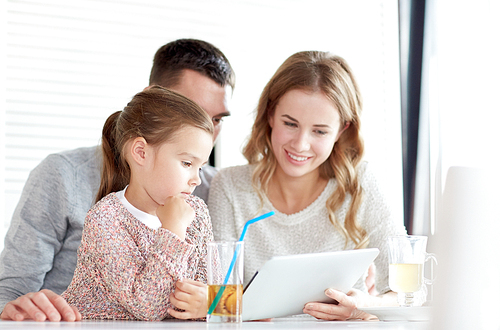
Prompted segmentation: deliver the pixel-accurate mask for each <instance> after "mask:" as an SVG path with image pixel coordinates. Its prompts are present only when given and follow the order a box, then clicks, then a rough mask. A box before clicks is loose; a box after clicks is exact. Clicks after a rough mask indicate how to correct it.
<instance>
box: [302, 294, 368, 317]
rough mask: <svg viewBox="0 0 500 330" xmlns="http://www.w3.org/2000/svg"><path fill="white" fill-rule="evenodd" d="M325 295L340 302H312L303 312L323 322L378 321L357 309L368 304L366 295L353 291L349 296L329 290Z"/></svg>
mask: <svg viewBox="0 0 500 330" xmlns="http://www.w3.org/2000/svg"><path fill="white" fill-rule="evenodd" d="M325 294H326V295H327V296H328V297H330V298H332V299H334V300H335V301H337V302H338V304H333V303H332V304H327V303H318V302H311V303H307V304H306V305H305V307H304V310H303V312H304V313H306V314H309V315H311V316H314V317H315V318H317V319H321V320H329V321H333V320H339V321H345V320H348V319H362V320H376V319H377V318H376V317H375V316H373V315H370V314H368V313H365V312H363V311H360V310H358V309H357V306H364V305H366V304H367V302H368V300H370V298H369V297H365V296H367V295H366V294H365V293H363V292H361V291H359V290H356V289H353V290H351V291H349V293H348V294H345V293H343V292H340V291H337V290H334V289H328V290H326V291H325Z"/></svg>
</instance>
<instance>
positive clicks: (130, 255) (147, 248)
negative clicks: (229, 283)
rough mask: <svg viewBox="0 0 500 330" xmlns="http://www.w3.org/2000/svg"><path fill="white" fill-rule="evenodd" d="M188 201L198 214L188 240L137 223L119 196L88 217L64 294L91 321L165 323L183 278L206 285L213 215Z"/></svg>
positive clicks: (202, 205)
mask: <svg viewBox="0 0 500 330" xmlns="http://www.w3.org/2000/svg"><path fill="white" fill-rule="evenodd" d="M187 202H188V203H189V204H190V206H191V207H192V208H193V209H194V210H195V213H196V216H195V219H194V220H193V222H192V223H191V224H190V225H189V227H188V228H187V231H186V238H185V240H184V241H181V240H180V239H179V237H178V236H177V235H175V234H173V233H172V232H170V231H169V230H167V229H163V228H159V229H158V230H154V229H151V228H149V227H147V226H146V225H144V224H143V223H142V222H140V221H139V220H137V219H136V218H135V217H134V216H133V215H132V214H131V213H130V212H129V211H128V210H127V209H126V208H125V207H124V205H123V204H122V203H121V202H120V200H119V199H118V197H117V196H116V194H115V193H111V194H109V195H107V196H106V197H104V198H103V199H102V200H100V201H99V202H98V203H97V204H96V205H95V206H94V207H92V209H91V210H90V211H89V213H88V214H87V217H86V219H85V225H84V229H83V236H82V244H81V245H80V248H79V249H78V262H77V267H76V270H75V274H74V276H73V280H72V282H71V284H70V285H69V287H68V289H67V290H66V291H65V292H64V293H63V294H62V296H63V298H64V299H66V300H67V301H68V303H69V304H72V305H74V306H76V307H77V308H78V310H79V311H80V312H81V313H82V317H83V318H85V319H127V320H162V319H164V318H166V317H169V315H168V313H167V308H168V307H170V308H173V305H171V303H170V294H171V293H173V291H174V289H175V283H176V282H177V281H178V280H179V279H183V278H184V279H186V278H189V279H194V280H196V281H200V282H203V283H206V271H207V267H206V255H207V242H209V241H211V240H213V235H212V228H211V223H210V217H209V215H208V210H207V208H206V206H205V203H203V202H202V201H201V199H199V198H198V197H194V196H193V197H191V198H189V199H187Z"/></svg>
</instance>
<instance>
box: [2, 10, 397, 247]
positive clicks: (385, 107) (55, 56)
mask: <svg viewBox="0 0 500 330" xmlns="http://www.w3.org/2000/svg"><path fill="white" fill-rule="evenodd" d="M3 4H5V6H4V7H0V8H1V10H2V14H3V15H5V17H6V19H5V20H2V23H3V22H5V25H6V34H7V36H6V39H1V42H2V44H3V45H2V46H5V48H6V62H5V63H6V64H5V65H6V75H5V76H6V78H5V79H6V89H5V93H4V94H0V95H1V96H0V97H1V99H0V104H5V107H2V108H1V109H2V111H5V117H4V118H2V120H1V123H0V125H4V124H5V134H6V136H5V139H4V140H2V143H1V146H0V148H5V150H4V151H3V152H2V155H5V160H3V159H2V158H0V173H2V174H5V179H4V180H2V181H0V182H2V191H3V192H5V196H4V197H2V195H0V199H1V200H0V205H1V203H5V210H4V212H2V213H1V214H2V216H3V217H4V218H3V219H0V220H3V221H1V222H2V227H3V228H0V237H3V233H4V231H5V230H6V229H7V228H8V225H9V221H10V218H11V214H12V212H13V210H14V207H15V205H16V203H17V200H18V198H19V195H20V193H21V190H22V187H23V185H24V182H25V180H26V178H27V175H28V173H29V171H30V170H31V169H32V168H33V167H35V166H36V165H37V164H38V163H39V162H40V160H41V159H43V158H44V157H45V156H46V155H47V154H49V153H52V152H58V151H60V150H65V149H72V148H76V147H79V146H89V145H95V144H97V143H98V142H99V137H100V130H101V127H102V124H103V122H104V120H105V118H106V117H107V116H108V115H109V114H110V113H112V112H114V111H116V110H119V109H121V108H123V106H124V105H125V104H126V103H127V102H128V100H130V98H131V97H132V96H133V95H134V94H135V93H136V92H139V91H140V90H142V88H144V87H145V86H146V85H147V84H148V77H149V71H150V67H151V63H152V57H153V55H154V53H155V51H156V49H157V48H158V47H160V46H161V45H163V44H165V43H166V42H169V41H171V40H174V39H177V38H181V37H194V38H200V39H205V40H207V41H209V42H212V43H213V44H215V45H216V46H218V47H219V48H220V49H221V50H222V51H223V52H224V53H225V54H226V55H227V57H228V58H229V59H230V61H231V63H232V65H233V67H234V69H235V71H236V77H237V82H236V90H235V91H234V95H233V98H232V101H231V103H230V107H231V111H232V113H233V115H232V116H231V117H230V118H228V119H226V120H225V124H224V129H223V131H222V134H221V136H220V138H219V141H218V148H219V150H218V152H219V159H218V160H219V162H218V165H219V166H220V167H226V166H231V165H237V164H244V163H245V161H244V159H243V157H242V156H241V152H240V151H241V146H242V144H243V141H244V139H245V138H246V136H247V135H248V134H249V132H250V127H251V123H252V121H253V113H252V112H253V110H254V108H255V106H256V104H257V100H258V97H259V94H260V92H261V90H262V88H263V87H264V85H265V83H266V82H267V80H268V79H269V78H270V77H271V75H272V74H273V73H274V71H275V70H276V69H277V68H278V66H279V65H280V64H281V63H282V62H283V61H284V60H285V59H286V58H287V57H288V56H289V55H291V54H292V53H294V52H296V51H300V50H311V49H313V50H325V51H332V52H334V53H336V54H338V55H341V56H343V57H344V58H345V59H347V61H348V62H349V63H350V65H351V66H352V69H353V70H354V72H355V74H356V76H357V78H358V80H359V83H360V86H361V90H362V93H363V96H364V101H365V107H364V114H363V131H364V136H365V140H366V159H368V160H369V161H370V162H371V163H372V164H373V166H374V169H375V171H376V172H378V174H379V177H380V181H381V183H382V184H383V186H384V189H385V191H386V192H387V194H388V198H389V200H390V201H391V202H392V204H393V205H394V208H395V213H396V218H397V219H400V220H401V221H402V214H403V212H402V208H403V204H402V169H401V130H400V127H401V125H400V96H399V95H400V94H399V59H398V55H399V50H398V2H397V0H379V1H374V0H349V1H347V0H293V1H287V0H274V1H265V0H248V1H229V0H214V1H201V0H187V1H174V0H169V1H162V0H143V1H140V0H129V1H111V0H72V1H66V0H32V1H29V2H26V1H15V0H7V1H5V2H3ZM2 31H4V29H2ZM3 63H4V62H3V61H2V64H3ZM4 109H5V110H4ZM0 113H3V112H0ZM2 132H4V130H2ZM0 211H1V210H0ZM1 244H2V241H1V240H0V247H1Z"/></svg>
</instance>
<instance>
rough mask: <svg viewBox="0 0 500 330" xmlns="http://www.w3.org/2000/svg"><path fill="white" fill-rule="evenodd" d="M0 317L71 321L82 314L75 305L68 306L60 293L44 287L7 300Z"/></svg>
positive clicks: (79, 318) (77, 319) (4, 318)
mask: <svg viewBox="0 0 500 330" xmlns="http://www.w3.org/2000/svg"><path fill="white" fill-rule="evenodd" d="M0 319H2V320H12V321H24V320H35V321H39V322H43V321H45V320H49V321H52V322H59V321H61V320H62V321H67V322H73V321H80V320H81V319H82V315H81V314H80V312H78V310H77V309H76V307H74V306H70V305H69V304H68V303H67V302H66V300H64V299H63V298H62V297H61V296H60V295H58V294H56V293H54V292H52V291H50V290H47V289H44V290H41V291H39V292H30V293H27V294H25V295H23V296H21V297H19V298H17V299H16V300H13V301H11V302H8V303H7V304H6V305H5V307H4V309H3V311H2V314H1V315H0Z"/></svg>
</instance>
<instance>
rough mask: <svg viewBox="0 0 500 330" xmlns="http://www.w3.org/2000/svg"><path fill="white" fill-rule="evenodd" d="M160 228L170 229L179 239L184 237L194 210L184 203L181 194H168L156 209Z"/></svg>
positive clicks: (191, 220) (192, 218) (193, 215)
mask: <svg viewBox="0 0 500 330" xmlns="http://www.w3.org/2000/svg"><path fill="white" fill-rule="evenodd" d="M156 215H157V216H158V218H159V219H160V221H161V226H162V228H165V229H168V230H170V231H171V232H172V233H174V234H176V235H177V236H179V238H180V239H181V240H184V238H185V237H186V228H187V227H188V226H189V225H190V224H191V222H193V220H194V217H195V213H194V210H193V209H192V208H191V206H189V204H188V203H186V200H185V197H184V196H183V195H180V194H179V195H177V196H170V197H168V198H167V199H166V200H165V203H164V204H163V205H160V206H159V207H158V208H157V209H156Z"/></svg>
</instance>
